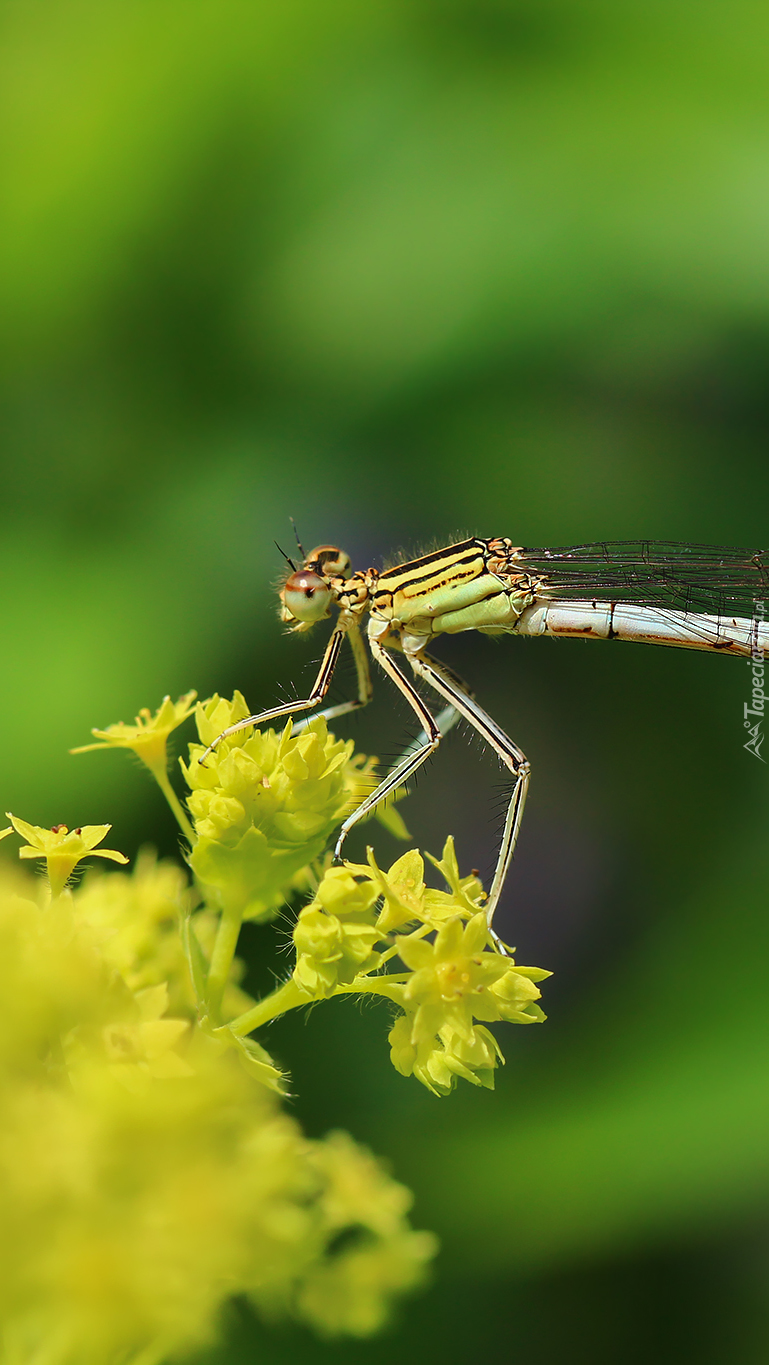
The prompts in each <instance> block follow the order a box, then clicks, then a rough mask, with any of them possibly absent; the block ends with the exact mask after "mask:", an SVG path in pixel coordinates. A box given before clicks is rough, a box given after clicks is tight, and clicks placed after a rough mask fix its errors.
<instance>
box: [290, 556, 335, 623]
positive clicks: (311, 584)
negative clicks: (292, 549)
mask: <svg viewBox="0 0 769 1365" xmlns="http://www.w3.org/2000/svg"><path fill="white" fill-rule="evenodd" d="M281 596H282V598H283V605H284V607H285V608H286V610H287V611H290V613H291V615H292V616H293V617H295V618H296V620H297V621H307V622H312V621H320V620H321V618H322V617H324V616H325V615H326V614H327V612H328V609H329V606H330V604H331V599H332V596H333V594H332V592H331V589H330V587H329V586H328V584H327V583H325V582H324V581H323V579H322V578H321V577H320V575H319V574H316V573H313V572H312V571H311V570H310V569H299V570H298V572H297V573H292V574H291V577H290V578H287V579H286V582H285V584H284V587H283V592H282V593H281Z"/></svg>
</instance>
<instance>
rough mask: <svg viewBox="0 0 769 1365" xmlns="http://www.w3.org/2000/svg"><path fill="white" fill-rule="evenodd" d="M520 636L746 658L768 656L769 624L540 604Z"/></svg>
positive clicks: (527, 614) (524, 618)
mask: <svg viewBox="0 0 769 1365" xmlns="http://www.w3.org/2000/svg"><path fill="white" fill-rule="evenodd" d="M515 633H516V634H517V635H553V636H571V637H572V638H575V639H582V640H637V641H639V642H640V643H643V644H649V645H677V646H679V647H680V648H683V649H715V650H723V652H724V653H725V654H727V653H728V654H742V655H746V656H750V655H751V654H753V653H764V652H767V653H769V622H765V621H759V620H749V619H748V617H743V616H704V615H703V616H700V615H698V614H697V613H696V612H683V611H668V610H667V609H665V608H663V607H645V606H634V605H632V604H631V605H629V604H627V603H620V602H616V603H615V602H593V601H589V602H569V601H560V602H559V601H557V600H554V601H548V600H547V599H545V598H537V599H536V600H535V601H534V602H533V603H532V605H531V606H530V607H526V608H525V610H524V611H523V612H522V613H521V616H520V619H519V620H518V622H517V625H516V627H515Z"/></svg>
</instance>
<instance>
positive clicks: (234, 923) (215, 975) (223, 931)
mask: <svg viewBox="0 0 769 1365" xmlns="http://www.w3.org/2000/svg"><path fill="white" fill-rule="evenodd" d="M242 921H243V909H242V906H240V905H237V906H235V907H233V906H229V907H225V908H224V909H223V910H222V916H221V919H220V920H219V928H218V929H217V931H216V940H215V942H214V950H213V952H212V954H211V966H210V967H209V969H208V980H207V990H206V994H207V996H208V1009H209V1012H210V1015H211V1019H212V1021H213V1022H214V1023H216V1024H220V1023H221V1010H222V997H223V996H224V990H225V987H226V985H227V979H228V977H229V974H230V967H231V966H232V959H233V957H234V956H235V949H236V947H237V944H238V934H239V933H240V926H241V923H242ZM268 998H269V997H268Z"/></svg>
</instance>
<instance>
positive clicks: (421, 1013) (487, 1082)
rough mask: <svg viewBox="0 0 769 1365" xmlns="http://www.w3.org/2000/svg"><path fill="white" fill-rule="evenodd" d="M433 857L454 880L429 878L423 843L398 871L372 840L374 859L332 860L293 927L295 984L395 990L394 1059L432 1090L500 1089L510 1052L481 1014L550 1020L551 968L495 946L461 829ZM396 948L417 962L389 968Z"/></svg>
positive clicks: (311, 990) (315, 990)
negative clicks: (458, 846) (464, 871)
mask: <svg viewBox="0 0 769 1365" xmlns="http://www.w3.org/2000/svg"><path fill="white" fill-rule="evenodd" d="M431 861H432V862H433V863H434V865H435V866H436V867H437V868H438V870H439V871H440V872H441V873H442V875H443V877H444V880H445V881H446V884H447V886H448V891H433V890H430V889H428V888H427V887H426V886H425V882H424V863H423V861H422V858H421V856H420V854H419V853H417V852H416V851H415V850H411V851H410V852H409V853H405V854H404V855H403V857H401V858H399V859H398V860H397V862H395V863H394V864H393V866H392V867H391V868H390V870H389V872H383V871H382V870H381V869H380V868H379V867H378V866H377V864H376V862H375V860H374V857H373V854H372V853H371V851H369V865H368V866H353V865H351V864H348V865H347V867H344V868H330V869H329V870H328V871H327V872H326V874H325V876H324V878H323V880H322V881H321V883H320V885H319V887H318V890H317V892H316V895H315V898H314V899H313V901H312V902H311V904H310V905H308V906H307V907H306V909H304V910H302V911H301V913H300V915H299V918H298V920H297V923H296V927H295V929H294V943H295V946H296V952H297V962H296V967H295V968H294V984H295V986H296V988H297V989H298V991H299V992H300V993H301V994H303V995H305V997H309V998H312V999H315V1000H319V999H324V998H326V997H328V996H331V995H335V994H337V993H339V992H340V991H356V990H357V991H367V992H371V993H374V994H380V995H384V996H386V997H387V998H388V999H390V1000H393V1001H394V1002H395V1003H396V1004H398V1005H399V1006H400V1007H401V1008H402V1010H403V1013H402V1014H400V1015H399V1016H398V1018H397V1019H396V1021H395V1024H394V1025H393V1028H392V1030H391V1033H390V1043H391V1054H390V1055H391V1058H392V1062H393V1065H394V1066H395V1067H396V1069H397V1070H398V1071H400V1072H401V1073H402V1074H403V1075H404V1076H410V1075H414V1076H416V1077H417V1079H418V1080H420V1081H421V1082H422V1083H423V1085H426V1086H427V1087H428V1089H429V1090H432V1091H433V1093H434V1094H436V1095H445V1094H448V1092H449V1091H450V1090H451V1089H452V1087H453V1085H454V1083H455V1081H456V1080H457V1078H458V1077H462V1078H464V1079H465V1080H468V1081H472V1082H473V1083H474V1084H476V1085H484V1086H487V1087H488V1088H493V1085H494V1069H495V1067H496V1065H497V1061H499V1060H504V1058H503V1057H502V1053H501V1052H500V1049H499V1047H498V1044H497V1042H496V1039H495V1038H494V1036H493V1034H492V1033H490V1032H489V1030H488V1029H487V1028H485V1027H484V1026H483V1025H484V1024H485V1023H495V1022H502V1021H505V1022H508V1023H516V1024H533V1023H538V1022H541V1021H542V1020H543V1019H544V1018H545V1015H544V1014H543V1013H542V1010H541V1009H540V1007H539V1005H538V1004H537V1003H536V1002H537V1001H538V1000H539V998H540V992H539V990H538V988H537V986H536V985H535V984H534V983H535V982H536V981H541V980H542V979H543V978H544V977H546V976H549V975H550V973H549V972H546V971H543V970H541V969H540V968H538V967H520V966H518V965H517V964H516V963H515V962H514V961H513V959H512V958H511V957H508V956H507V955H505V954H503V953H500V952H498V951H496V948H495V947H494V945H493V942H492V940H491V936H490V934H489V931H488V926H487V923H486V916H485V914H484V913H483V910H482V909H481V908H480V907H481V906H482V903H483V900H484V893H483V888H482V886H481V884H480V882H479V881H478V879H477V878H476V877H475V876H471V877H464V878H463V877H460V875H459V868H458V866H457V861H456V856H455V853H454V844H453V840H452V839H447V841H446V846H445V848H444V850H443V857H442V858H441V859H440V861H438V860H437V859H431ZM414 925H417V926H418V927H416V928H414V927H413V926H414ZM404 929H410V930H411V932H408V933H404V932H394V931H398V930H400V931H402V930H404ZM431 932H432V933H433V935H434V937H433V939H432V941H431V940H429V939H428V938H427V935H428V934H429V933H431ZM396 955H397V956H398V957H399V958H400V959H401V962H402V963H403V964H404V966H405V967H407V968H408V969H409V971H408V972H406V973H389V972H386V973H380V972H379V971H378V969H379V968H380V967H381V966H382V965H383V964H384V963H385V962H387V961H389V960H390V959H391V958H393V957H394V956H396ZM481 1021H482V1022H481Z"/></svg>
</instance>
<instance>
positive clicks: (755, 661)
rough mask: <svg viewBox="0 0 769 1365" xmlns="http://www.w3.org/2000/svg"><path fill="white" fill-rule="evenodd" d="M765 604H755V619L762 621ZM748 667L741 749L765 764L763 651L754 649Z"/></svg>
mask: <svg viewBox="0 0 769 1365" xmlns="http://www.w3.org/2000/svg"><path fill="white" fill-rule="evenodd" d="M765 608H766V603H765V602H756V617H757V619H758V620H759V621H763V619H764V614H765ZM748 667H749V668H750V669H751V670H752V674H753V691H752V694H751V699H750V701H749V702H747V701H746V702H745V703H744V705H743V724H744V726H745V729H746V730H747V732H748V738H747V740H746V742H745V743H744V744H743V746H742V747H743V749H747V751H748V753H749V754H752V755H753V757H754V758H758V759H760V761H761V762H762V763H766V759H765V758H762V757H761V745H762V744H763V742H764V733H763V729H762V726H763V723H764V704H765V702H766V696H765V694H764V651H763V649H759V648H758V644H756V647H755V648H754V650H753V652H752V654H751V656H750V663H749V665H748Z"/></svg>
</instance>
